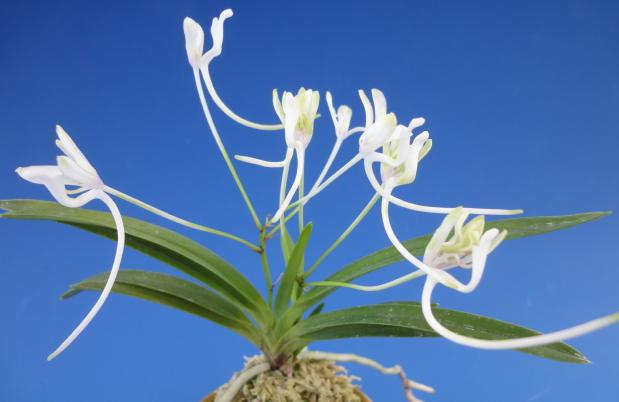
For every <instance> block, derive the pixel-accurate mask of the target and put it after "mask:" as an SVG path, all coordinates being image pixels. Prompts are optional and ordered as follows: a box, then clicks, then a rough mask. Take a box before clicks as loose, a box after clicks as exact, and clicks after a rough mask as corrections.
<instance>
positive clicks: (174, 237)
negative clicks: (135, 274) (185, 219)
mask: <svg viewBox="0 0 619 402" xmlns="http://www.w3.org/2000/svg"><path fill="white" fill-rule="evenodd" d="M0 209H4V210H6V211H7V212H5V213H3V214H1V215H0V217H3V218H12V219H38V220H50V221H55V222H60V223H64V224H68V225H71V226H75V227H77V228H80V229H83V230H87V231H89V232H92V233H95V234H98V235H101V236H104V237H107V238H109V239H112V240H116V228H115V226H114V221H113V219H112V217H111V215H110V214H109V213H105V212H98V211H92V210H88V209H82V208H67V207H64V206H62V205H60V204H57V203H55V202H47V201H38V200H5V201H0ZM123 222H124V224H125V232H126V243H127V246H129V247H132V248H134V249H136V250H137V251H139V252H141V253H144V254H147V255H149V256H151V257H154V258H156V259H158V260H161V261H163V262H164V263H166V264H168V265H170V266H172V267H175V268H177V269H179V270H180V271H182V272H184V273H186V274H188V275H190V276H192V277H194V278H196V279H198V280H200V281H202V282H204V283H205V284H207V285H208V286H210V287H211V288H213V289H214V290H216V291H218V292H220V293H221V294H222V295H223V296H224V297H226V298H228V299H229V300H230V301H232V302H234V303H236V304H238V305H239V306H241V307H243V308H246V309H247V310H248V311H250V312H251V313H252V315H253V316H254V317H255V318H256V319H257V320H260V321H263V322H267V321H268V320H269V317H270V315H271V312H270V309H269V307H268V306H267V305H266V303H265V302H264V299H262V297H261V296H260V293H258V291H257V290H256V288H254V286H253V285H252V284H251V283H250V282H249V281H248V280H247V279H246V278H245V277H244V276H243V275H242V274H241V273H240V272H239V271H237V270H236V269H235V268H234V267H233V266H231V265H230V264H228V263H227V262H226V261H224V260H223V258H221V257H220V256H218V255H217V254H215V253H213V252H212V251H211V250H209V249H207V248H206V247H203V246H201V245H200V244H198V243H196V242H195V241H193V240H191V239H189V238H188V237H185V236H182V235H180V234H178V233H176V232H173V231H171V230H168V229H165V228H163V227H161V226H157V225H153V224H150V223H147V222H144V221H141V220H138V219H134V218H129V217H123Z"/></svg>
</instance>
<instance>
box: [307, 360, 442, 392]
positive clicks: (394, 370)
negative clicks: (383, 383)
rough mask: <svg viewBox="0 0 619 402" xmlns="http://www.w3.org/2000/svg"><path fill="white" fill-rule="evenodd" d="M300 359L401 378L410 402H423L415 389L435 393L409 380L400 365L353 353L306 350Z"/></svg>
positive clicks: (428, 387) (425, 386)
mask: <svg viewBox="0 0 619 402" xmlns="http://www.w3.org/2000/svg"><path fill="white" fill-rule="evenodd" d="M298 357H299V358H300V359H314V360H333V361H337V362H351V363H357V364H361V365H363V366H367V367H371V368H373V369H375V370H378V371H379V372H381V373H382V374H386V375H397V376H399V377H400V380H402V387H403V388H404V395H405V396H406V399H407V400H408V402H422V401H421V400H420V399H417V398H416V397H415V395H414V394H413V389H416V390H419V391H423V392H428V393H434V388H432V387H430V386H427V385H425V384H421V383H418V382H415V381H413V380H410V379H408V377H406V373H405V372H404V370H403V369H402V367H401V366H399V365H395V366H393V367H385V366H383V365H381V364H380V363H378V362H377V361H375V360H372V359H369V358H367V357H363V356H359V355H355V354H351V353H329V352H319V351H308V350H304V351H302V352H301V353H299V356H298Z"/></svg>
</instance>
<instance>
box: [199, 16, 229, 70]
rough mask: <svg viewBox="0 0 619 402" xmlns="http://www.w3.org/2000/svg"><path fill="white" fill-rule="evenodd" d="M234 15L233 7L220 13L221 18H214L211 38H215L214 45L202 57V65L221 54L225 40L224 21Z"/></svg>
mask: <svg viewBox="0 0 619 402" xmlns="http://www.w3.org/2000/svg"><path fill="white" fill-rule="evenodd" d="M233 15H234V13H233V12H232V10H231V9H226V10H224V11H222V12H221V14H219V18H217V17H215V18H213V22H212V23H211V38H212V39H213V46H212V47H211V49H210V50H209V51H208V52H206V54H205V55H204V57H203V58H202V63H203V64H202V65H204V63H206V64H208V63H210V61H211V60H213V59H214V58H215V57H217V56H219V55H220V54H221V50H222V47H223V42H224V22H225V21H226V20H227V19H228V18H230V17H232V16H233Z"/></svg>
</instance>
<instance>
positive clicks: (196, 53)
mask: <svg viewBox="0 0 619 402" xmlns="http://www.w3.org/2000/svg"><path fill="white" fill-rule="evenodd" d="M183 32H184V33H185V49H186V50H187V58H188V59H189V64H191V66H192V67H193V68H199V67H200V62H201V60H202V53H203V52H204V30H203V29H202V27H201V26H200V24H198V23H197V22H195V21H194V20H192V19H191V18H189V17H185V19H184V20H183Z"/></svg>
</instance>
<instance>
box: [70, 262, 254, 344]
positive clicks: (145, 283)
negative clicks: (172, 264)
mask: <svg viewBox="0 0 619 402" xmlns="http://www.w3.org/2000/svg"><path fill="white" fill-rule="evenodd" d="M108 275H109V274H108V273H107V272H103V273H101V274H99V275H95V276H92V277H90V278H88V279H85V280H83V281H81V282H79V283H76V284H73V285H71V287H70V289H69V291H67V292H66V293H65V294H64V295H62V299H68V298H70V297H73V296H75V295H76V294H78V293H81V292H82V291H84V290H95V291H100V290H101V289H103V287H104V286H105V282H106V280H107V277H108ZM112 291H113V292H115V293H121V294H124V295H127V296H132V297H136V298H139V299H143V300H147V301H150V302H154V303H159V304H162V305H164V306H168V307H173V308H176V309H179V310H181V311H184V312H186V313H190V314H195V315H197V316H200V317H203V318H206V319H207V320H211V321H213V322H215V323H217V324H219V325H222V326H224V327H227V328H230V329H232V330H233V331H236V332H237V333H239V334H241V335H242V336H244V337H246V338H248V339H249V340H250V341H252V342H254V343H255V344H257V345H258V344H259V335H258V333H257V329H256V328H255V327H254V325H253V324H252V323H251V321H250V320H249V319H248V318H247V316H245V314H244V313H243V311H242V310H241V309H239V308H238V307H236V306H235V305H234V304H232V303H231V302H229V301H228V300H226V299H224V298H223V297H221V296H219V295H218V294H217V293H215V292H212V291H210V290H209V289H207V288H205V287H203V286H200V285H198V284H195V283H193V282H189V281H187V280H185V279H181V278H178V277H176V276H172V275H167V274H162V273H159V272H151V271H137V270H122V271H120V272H119V274H118V277H117V279H116V282H115V283H114V288H113V289H112Z"/></svg>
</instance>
